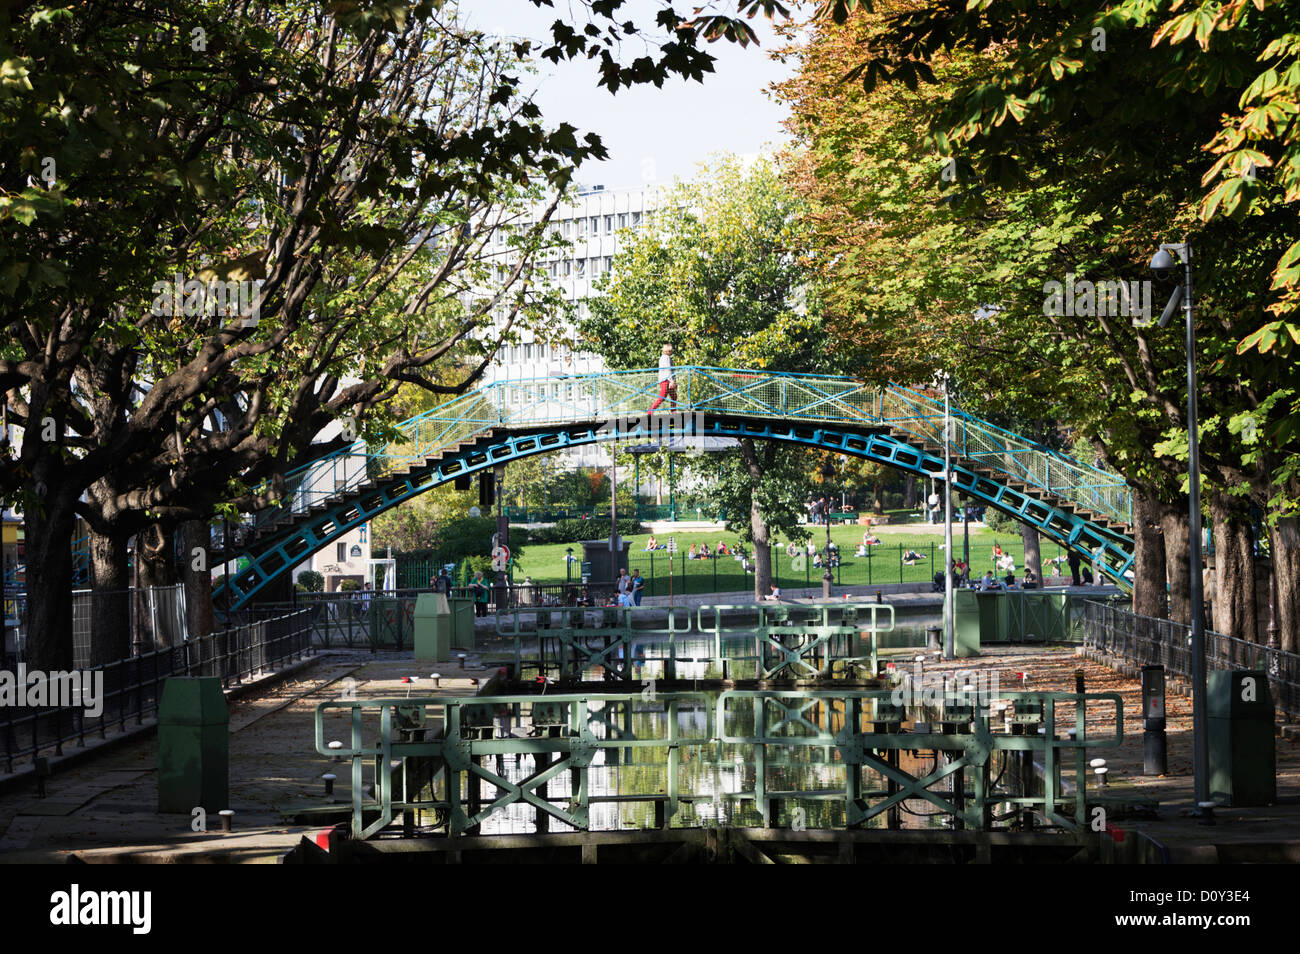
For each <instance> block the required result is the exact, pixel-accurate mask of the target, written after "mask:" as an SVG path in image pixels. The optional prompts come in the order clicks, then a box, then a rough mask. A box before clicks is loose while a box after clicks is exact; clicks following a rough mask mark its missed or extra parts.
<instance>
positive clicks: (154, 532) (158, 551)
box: [136, 523, 177, 587]
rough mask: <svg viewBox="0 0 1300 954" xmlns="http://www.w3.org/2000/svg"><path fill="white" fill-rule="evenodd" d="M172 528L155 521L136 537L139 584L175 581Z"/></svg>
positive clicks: (166, 584) (157, 584)
mask: <svg viewBox="0 0 1300 954" xmlns="http://www.w3.org/2000/svg"><path fill="white" fill-rule="evenodd" d="M173 536H174V528H173V527H172V526H171V525H170V524H162V523H155V524H151V525H150V527H149V529H147V530H145V531H144V532H143V533H141V534H139V535H138V536H137V537H136V548H137V550H138V551H139V556H140V585H141V586H142V587H144V586H171V585H172V584H174V583H176V582H177V580H176V545H175V543H174V541H173Z"/></svg>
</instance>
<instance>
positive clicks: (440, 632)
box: [413, 593, 474, 662]
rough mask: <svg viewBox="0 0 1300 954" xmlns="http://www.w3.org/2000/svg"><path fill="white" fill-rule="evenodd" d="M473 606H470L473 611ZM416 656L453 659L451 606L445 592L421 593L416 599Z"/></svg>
mask: <svg viewBox="0 0 1300 954" xmlns="http://www.w3.org/2000/svg"><path fill="white" fill-rule="evenodd" d="M473 611H474V610H473V606H472V605H471V607H470V612H471V613H472V612H473ZM414 625H415V636H414V640H413V641H414V643H415V658H416V659H427V660H431V661H434V662H445V661H447V660H449V659H451V630H452V616H451V607H450V606H449V605H448V603H447V595H446V594H445V593H421V594H420V595H419V596H417V597H416V599H415V619H414Z"/></svg>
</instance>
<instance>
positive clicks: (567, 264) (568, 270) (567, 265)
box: [564, 258, 573, 278]
mask: <svg viewBox="0 0 1300 954" xmlns="http://www.w3.org/2000/svg"><path fill="white" fill-rule="evenodd" d="M572 273H573V263H572V262H571V261H569V260H568V259H567V258H566V259H565V260H564V277H565V278H568V277H569V275H571V274H572Z"/></svg>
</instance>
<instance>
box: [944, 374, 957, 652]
mask: <svg viewBox="0 0 1300 954" xmlns="http://www.w3.org/2000/svg"><path fill="white" fill-rule="evenodd" d="M951 444H952V409H951V406H950V404H949V398H948V376H947V375H946V374H945V375H944V377H943V557H944V567H943V658H944V659H952V658H953V655H954V653H955V651H956V647H955V646H954V643H955V638H954V635H955V634H954V629H955V626H954V624H955V622H956V620H954V619H953V612H954V607H953V591H952V448H951Z"/></svg>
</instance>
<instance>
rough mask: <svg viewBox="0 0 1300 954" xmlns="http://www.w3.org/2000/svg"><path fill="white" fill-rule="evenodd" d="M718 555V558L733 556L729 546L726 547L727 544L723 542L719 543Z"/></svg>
mask: <svg viewBox="0 0 1300 954" xmlns="http://www.w3.org/2000/svg"><path fill="white" fill-rule="evenodd" d="M717 553H718V556H730V555H731V551H730V550H728V549H727V545H726V544H725V543H723V542H722V541H721V540H719V541H718V549H717Z"/></svg>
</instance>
